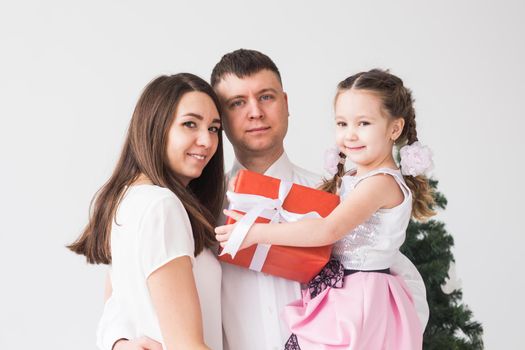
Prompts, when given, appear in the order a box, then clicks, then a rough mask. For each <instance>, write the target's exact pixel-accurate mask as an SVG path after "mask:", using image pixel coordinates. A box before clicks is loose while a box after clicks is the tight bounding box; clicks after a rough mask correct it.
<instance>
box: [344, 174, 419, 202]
mask: <svg viewBox="0 0 525 350" xmlns="http://www.w3.org/2000/svg"><path fill="white" fill-rule="evenodd" d="M358 187H359V191H360V192H362V191H365V192H366V193H369V194H370V195H371V196H379V197H381V198H383V200H384V201H385V207H387V208H388V207H394V206H396V205H399V204H401V203H403V202H405V201H406V199H407V198H408V197H409V196H410V190H409V189H408V188H407V186H406V184H405V181H404V179H403V176H402V175H401V172H400V171H399V170H397V169H390V168H379V169H375V170H372V171H370V172H368V173H366V174H362V175H356V172H355V171H353V172H349V173H347V175H345V176H344V177H343V181H342V188H341V194H342V195H346V194H348V193H349V192H351V191H354V190H355V189H356V188H358Z"/></svg>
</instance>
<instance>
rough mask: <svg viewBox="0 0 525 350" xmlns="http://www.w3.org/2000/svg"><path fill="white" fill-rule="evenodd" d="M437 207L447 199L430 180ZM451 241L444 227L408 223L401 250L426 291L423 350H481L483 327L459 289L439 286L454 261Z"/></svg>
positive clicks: (440, 206) (441, 206)
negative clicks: (428, 310) (426, 317)
mask: <svg viewBox="0 0 525 350" xmlns="http://www.w3.org/2000/svg"><path fill="white" fill-rule="evenodd" d="M430 184H431V186H432V188H433V189H434V193H435V196H434V197H435V201H436V206H437V208H439V209H442V210H443V209H445V207H446V205H447V199H446V198H445V197H444V196H443V195H442V194H441V193H440V192H438V191H437V181H435V180H431V181H430ZM453 245H454V239H453V238H452V236H451V235H450V234H449V233H448V232H447V231H446V230H445V225H444V224H443V223H442V222H439V221H436V220H429V221H427V222H417V221H411V222H410V224H409V226H408V229H407V237H406V241H405V244H404V245H403V247H402V248H401V251H402V252H403V254H405V255H406V256H407V257H408V258H409V259H410V260H412V262H413V263H414V264H415V265H416V267H417V269H418V270H419V272H420V273H421V276H422V277H423V280H424V282H425V286H426V289H427V300H428V305H429V307H430V319H429V320H428V324H427V327H426V329H425V334H424V339H423V348H424V349H428V350H433V349H436V350H454V349H483V340H482V335H483V328H482V326H481V324H480V323H478V322H476V321H474V320H472V312H471V311H470V310H469V309H468V307H467V306H465V305H464V304H462V303H461V298H462V292H461V290H460V289H456V290H454V291H452V292H451V293H450V294H447V293H445V292H443V290H442V288H441V286H442V285H444V284H445V280H446V279H447V278H448V273H449V268H450V264H451V263H452V262H454V256H453V255H452V252H451V248H452V246H453Z"/></svg>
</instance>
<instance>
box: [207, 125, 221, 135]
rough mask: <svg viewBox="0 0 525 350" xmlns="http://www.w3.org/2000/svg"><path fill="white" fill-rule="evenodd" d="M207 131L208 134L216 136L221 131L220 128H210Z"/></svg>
mask: <svg viewBox="0 0 525 350" xmlns="http://www.w3.org/2000/svg"><path fill="white" fill-rule="evenodd" d="M208 130H209V131H210V132H212V133H214V134H218V133H219V131H220V130H221V128H220V127H218V126H212V127H210V128H209V129H208Z"/></svg>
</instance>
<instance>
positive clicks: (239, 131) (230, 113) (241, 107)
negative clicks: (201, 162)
mask: <svg viewBox="0 0 525 350" xmlns="http://www.w3.org/2000/svg"><path fill="white" fill-rule="evenodd" d="M215 91H216V93H217V95H218V96H219V98H220V100H221V104H222V107H223V111H224V116H223V127H224V131H225V132H226V136H228V139H229V140H230V142H231V143H232V145H233V147H234V149H235V152H236V154H239V153H241V154H243V155H264V154H266V153H267V154H270V153H274V152H275V153H277V152H282V149H283V140H284V137H285V135H286V131H287V130H288V97H287V96H286V93H285V92H284V91H283V88H282V86H281V83H280V82H279V79H278V77H277V75H276V74H275V73H274V72H272V71H270V70H267V69H264V70H261V71H259V72H257V73H255V74H252V75H250V76H247V77H244V78H242V79H241V78H238V77H237V76H235V75H234V74H228V75H225V76H224V77H223V78H222V79H221V80H220V82H219V83H218V84H217V85H216V86H215Z"/></svg>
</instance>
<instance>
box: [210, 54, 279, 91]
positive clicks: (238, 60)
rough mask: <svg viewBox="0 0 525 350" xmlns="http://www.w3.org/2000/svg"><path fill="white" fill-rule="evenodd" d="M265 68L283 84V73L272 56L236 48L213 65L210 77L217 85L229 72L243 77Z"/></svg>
mask: <svg viewBox="0 0 525 350" xmlns="http://www.w3.org/2000/svg"><path fill="white" fill-rule="evenodd" d="M263 69H268V70H271V71H272V72H274V73H275V74H276V75H277V78H278V79H279V82H280V83H281V85H282V81H281V73H279V69H277V66H276V65H275V63H273V61H272V60H271V59H270V57H268V56H266V55H265V54H263V53H261V52H259V51H255V50H247V49H239V50H235V51H233V52H230V53H227V54H226V55H224V56H222V58H221V60H220V61H219V63H217V64H216V65H215V67H213V71H212V72H211V79H210V82H211V86H213V87H215V86H216V85H217V84H218V83H219V82H220V81H221V79H222V78H223V77H224V76H225V75H227V74H234V75H235V76H237V77H238V78H240V79H242V78H244V77H247V76H250V75H252V74H255V73H258V72H259V71H261V70H263Z"/></svg>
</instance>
